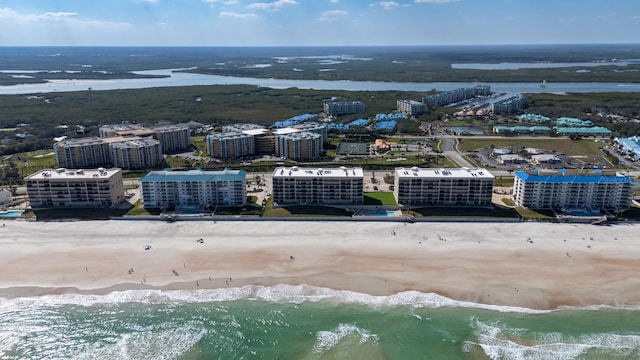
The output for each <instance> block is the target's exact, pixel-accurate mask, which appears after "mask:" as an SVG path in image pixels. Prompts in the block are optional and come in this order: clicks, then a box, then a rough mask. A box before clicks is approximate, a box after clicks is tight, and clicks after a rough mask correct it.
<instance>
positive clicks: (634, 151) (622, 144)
mask: <svg viewBox="0 0 640 360" xmlns="http://www.w3.org/2000/svg"><path fill="white" fill-rule="evenodd" d="M613 142H614V144H615V145H616V150H618V152H619V153H621V154H623V155H624V156H625V157H626V158H627V159H630V160H633V161H638V160H640V136H638V135H636V136H632V137H628V138H615V139H614V140H613Z"/></svg>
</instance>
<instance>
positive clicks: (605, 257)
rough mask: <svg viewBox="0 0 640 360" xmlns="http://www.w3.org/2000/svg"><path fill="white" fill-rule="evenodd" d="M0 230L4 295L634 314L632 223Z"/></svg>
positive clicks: (91, 224)
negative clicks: (436, 301) (352, 299)
mask: <svg viewBox="0 0 640 360" xmlns="http://www.w3.org/2000/svg"><path fill="white" fill-rule="evenodd" d="M1 222H2V223H3V224H6V226H4V227H2V228H0V271H2V273H4V274H6V275H5V276H3V277H2V279H0V297H5V298H19V297H30V296H42V295H52V294H70V293H72V294H95V295H105V294H108V293H111V292H113V291H124V290H151V289H154V290H162V291H164V290H198V289H224V288H241V287H244V286H250V285H257V286H265V287H270V286H276V285H279V284H289V285H302V284H305V285H309V286H312V287H319V288H328V289H333V290H349V291H353V292H356V293H362V294H369V295H374V296H390V295H394V294H398V293H402V292H405V291H417V292H421V293H425V294H430V293H435V294H438V295H441V296H444V297H447V298H450V299H452V300H455V301H468V302H472V303H478V304H486V305H498V306H512V307H521V308H528V309H537V310H554V309H558V308H563V307H585V306H594V305H596V306H600V305H604V306H613V307H625V306H635V305H640V278H638V277H636V275H637V274H638V271H639V270H640V263H639V262H638V261H637V259H636V257H635V256H634V254H636V253H637V252H638V251H640V242H638V241H636V240H635V239H634V235H633V234H634V233H638V231H637V230H638V229H639V228H640V225H636V224H619V225H613V226H593V225H582V224H547V223H451V222H449V223H414V224H405V223H372V222H361V223H358V222H348V223H339V225H340V226H335V225H338V223H332V222H305V221H300V222H277V221H274V222H257V221H256V222H252V221H245V222H217V223H215V224H214V223H211V222H177V223H163V222H157V221H131V222H126V221H114V220H110V221H87V222H19V221H1ZM200 238H202V239H203V243H199V242H197V240H198V239H200ZM529 238H531V241H528V239H529ZM146 245H151V249H149V250H145V249H144V248H145V246H146ZM130 270H132V271H130ZM8 274H10V275H8Z"/></svg>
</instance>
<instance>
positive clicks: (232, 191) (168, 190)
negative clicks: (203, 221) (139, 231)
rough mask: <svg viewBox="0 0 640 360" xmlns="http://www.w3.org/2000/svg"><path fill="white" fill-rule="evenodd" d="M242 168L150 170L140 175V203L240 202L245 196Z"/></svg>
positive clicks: (242, 203)
mask: <svg viewBox="0 0 640 360" xmlns="http://www.w3.org/2000/svg"><path fill="white" fill-rule="evenodd" d="M246 176H247V174H246V172H245V171H244V170H228V169H225V170H223V171H202V170H189V171H171V170H164V171H152V172H150V173H148V174H147V175H146V176H144V177H143V178H142V179H140V189H141V192H140V193H141V194H142V201H143V205H144V207H151V208H154V207H165V206H198V207H205V206H215V205H219V206H241V205H244V204H245V202H246V200H247V189H246Z"/></svg>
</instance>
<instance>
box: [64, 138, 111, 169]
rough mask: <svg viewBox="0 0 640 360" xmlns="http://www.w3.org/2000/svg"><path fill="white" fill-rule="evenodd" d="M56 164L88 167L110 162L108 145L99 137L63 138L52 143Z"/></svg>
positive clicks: (68, 166)
mask: <svg viewBox="0 0 640 360" xmlns="http://www.w3.org/2000/svg"><path fill="white" fill-rule="evenodd" d="M53 153H54V155H55V159H56V165H57V166H59V167H63V168H90V167H98V166H105V165H109V164H111V158H110V156H109V145H108V143H107V142H105V141H104V140H103V139H101V138H97V137H90V138H78V139H65V140H62V141H58V142H56V143H54V144H53Z"/></svg>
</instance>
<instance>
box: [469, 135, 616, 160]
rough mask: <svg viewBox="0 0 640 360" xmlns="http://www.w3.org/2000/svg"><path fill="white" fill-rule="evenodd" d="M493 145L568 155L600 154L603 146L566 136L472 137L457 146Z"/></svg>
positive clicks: (484, 146) (477, 147)
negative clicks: (528, 137) (524, 137)
mask: <svg viewBox="0 0 640 360" xmlns="http://www.w3.org/2000/svg"><path fill="white" fill-rule="evenodd" d="M491 146H494V147H510V146H523V147H531V148H536V149H544V150H550V151H556V152H558V153H561V154H566V155H569V156H576V155H577V156H579V155H585V156H602V152H601V151H600V148H601V147H603V146H604V144H603V143H601V142H595V141H593V140H586V139H583V140H570V139H567V138H559V139H549V138H541V139H519V138H517V137H514V138H500V139H474V138H463V139H461V141H460V145H459V148H460V150H461V151H464V152H469V151H474V150H477V149H484V148H490V147H491Z"/></svg>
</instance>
